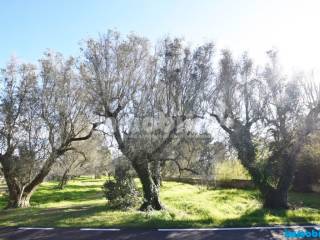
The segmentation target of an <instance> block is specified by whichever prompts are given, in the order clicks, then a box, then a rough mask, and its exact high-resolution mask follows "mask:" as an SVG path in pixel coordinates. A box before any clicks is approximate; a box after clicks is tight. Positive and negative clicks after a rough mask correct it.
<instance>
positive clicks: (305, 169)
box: [293, 135, 320, 192]
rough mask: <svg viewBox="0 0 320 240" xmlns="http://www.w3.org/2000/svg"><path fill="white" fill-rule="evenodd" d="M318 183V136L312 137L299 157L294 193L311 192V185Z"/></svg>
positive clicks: (319, 167) (319, 170)
mask: <svg viewBox="0 0 320 240" xmlns="http://www.w3.org/2000/svg"><path fill="white" fill-rule="evenodd" d="M319 183H320V136H319V135H313V136H311V137H310V138H309V139H308V143H307V144H306V145H305V146H304V147H303V150H302V152H301V154H300V156H299V160H298V164H297V170H296V173H295V178H294V182H293V188H294V190H296V191H302V192H308V191H311V190H312V189H311V186H312V185H313V184H319Z"/></svg>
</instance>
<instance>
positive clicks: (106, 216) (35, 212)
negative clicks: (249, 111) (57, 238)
mask: <svg viewBox="0 0 320 240" xmlns="http://www.w3.org/2000/svg"><path fill="white" fill-rule="evenodd" d="M102 183H103V180H94V179H89V178H81V179H78V180H75V181H71V182H70V183H69V184H68V186H67V187H66V188H65V189H64V190H57V189H55V186H56V183H54V182H49V183H44V184H42V186H41V187H40V188H39V189H38V190H37V192H36V193H35V194H34V196H33V198H32V201H31V204H32V207H31V208H29V209H15V210H0V225H2V226H37V227H45V226H58V227H83V226H86V227H145V228H157V227H216V226H253V225H259V226H261V225H270V224H295V223H320V195H319V194H297V193H291V194H290V201H291V203H293V204H295V205H296V206H297V209H296V210H288V211H268V210H265V209H262V208H261V204H260V202H259V201H258V200H257V192H255V191H250V190H235V189H224V190H205V189H203V188H200V187H198V186H193V185H189V184H183V183H174V182H165V183H164V186H163V188H162V189H161V198H162V201H163V203H164V204H165V206H166V208H167V210H166V211H161V212H150V213H142V212H138V211H135V210H130V211H115V210H110V209H108V206H107V204H106V200H105V199H104V198H103V195H102V193H101V185H102ZM4 204H5V199H4V197H3V196H2V197H1V196H0V207H1V208H2V207H4Z"/></svg>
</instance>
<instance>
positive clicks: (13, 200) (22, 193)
mask: <svg viewBox="0 0 320 240" xmlns="http://www.w3.org/2000/svg"><path fill="white" fill-rule="evenodd" d="M4 175H5V179H6V183H7V187H8V192H9V196H8V203H7V206H6V207H5V208H6V209H9V208H27V207H29V206H30V197H31V196H32V193H33V191H34V190H35V188H34V189H31V190H30V189H26V188H25V187H21V186H19V184H18V183H17V182H16V180H15V178H14V176H12V175H11V174H6V173H5V174H4Z"/></svg>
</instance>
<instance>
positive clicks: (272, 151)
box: [210, 50, 320, 208]
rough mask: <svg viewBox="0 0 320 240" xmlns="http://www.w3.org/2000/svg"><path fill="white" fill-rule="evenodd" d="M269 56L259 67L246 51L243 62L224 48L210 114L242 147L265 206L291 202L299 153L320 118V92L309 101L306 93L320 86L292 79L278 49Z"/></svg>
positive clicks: (240, 150) (242, 155)
mask: <svg viewBox="0 0 320 240" xmlns="http://www.w3.org/2000/svg"><path fill="white" fill-rule="evenodd" d="M268 57H269V60H270V61H269V63H268V64H267V65H266V67H265V69H264V70H263V71H262V72H258V71H256V69H254V68H253V64H252V61H251V60H250V59H249V58H248V57H247V56H246V55H244V56H243V58H242V59H241V61H239V62H237V61H235V60H234V59H233V57H232V55H231V53H230V52H229V51H223V54H222V58H221V60H220V67H219V73H218V76H217V79H216V84H215V89H214V91H215V94H216V95H215V96H216V98H214V99H212V102H211V103H212V106H214V107H213V108H212V109H211V112H210V115H211V116H212V117H214V118H215V119H216V120H217V122H218V123H219V125H220V127H221V128H222V129H223V130H224V131H225V133H226V134H227V136H228V137H229V139H230V142H231V145H232V146H233V147H234V148H235V149H236V150H237V153H238V158H239V160H240V161H241V163H242V164H243V166H244V167H245V168H246V169H247V170H248V173H249V174H250V176H251V178H252V180H253V182H254V184H255V185H256V186H257V188H258V189H259V191H260V192H261V195H262V198H263V202H264V206H265V207H267V208H287V207H288V201H287V197H288V190H289V187H290V184H291V182H292V179H293V176H294V172H295V165H296V161H297V157H298V154H299V152H300V151H301V148H302V145H303V143H304V142H305V140H306V137H307V136H308V135H309V134H310V133H311V132H312V131H314V129H315V125H316V122H317V117H318V114H319V111H320V103H319V93H317V94H315V95H314V96H315V97H314V98H313V99H312V100H310V99H309V100H310V101H309V102H308V104H306V102H305V101H304V96H307V95H308V94H310V93H311V92H310V91H311V90H315V89H314V88H308V89H307V88H304V87H303V85H302V83H301V81H298V80H297V79H292V80H288V79H286V77H285V76H283V75H282V74H281V69H280V67H279V63H278V61H277V52H276V51H273V50H272V51H269V52H268ZM304 89H305V90H308V91H307V92H305V91H304Z"/></svg>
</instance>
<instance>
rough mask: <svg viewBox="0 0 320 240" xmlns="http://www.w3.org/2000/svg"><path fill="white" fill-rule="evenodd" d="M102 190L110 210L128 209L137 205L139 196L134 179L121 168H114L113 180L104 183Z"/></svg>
mask: <svg viewBox="0 0 320 240" xmlns="http://www.w3.org/2000/svg"><path fill="white" fill-rule="evenodd" d="M103 190H104V194H105V196H106V199H107V200H108V201H109V206H110V207H111V208H114V209H128V208H132V207H135V206H137V204H138V203H139V195H140V194H139V192H138V191H137V188H136V185H135V182H134V179H133V177H132V176H131V175H129V174H128V171H127V169H124V168H122V167H121V166H118V167H117V168H116V170H115V177H114V180H113V179H109V180H107V181H106V182H105V183H104V185H103Z"/></svg>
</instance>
